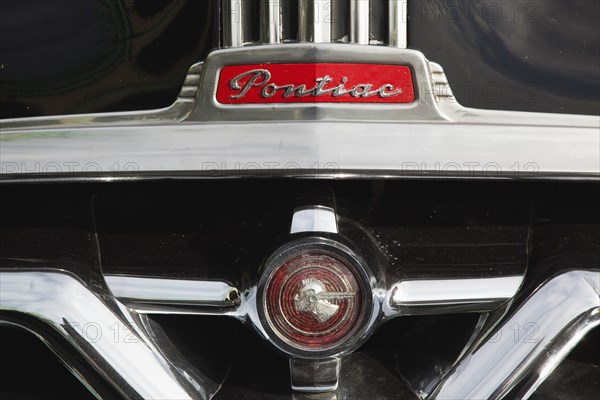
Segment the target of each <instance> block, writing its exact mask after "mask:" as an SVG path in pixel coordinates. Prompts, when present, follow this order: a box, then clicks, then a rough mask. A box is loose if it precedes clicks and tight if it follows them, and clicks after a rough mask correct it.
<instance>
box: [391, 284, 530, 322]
mask: <svg viewBox="0 0 600 400" xmlns="http://www.w3.org/2000/svg"><path fill="white" fill-rule="evenodd" d="M523 279H524V276H523V275H520V276H506V277H496V278H471V279H439V280H435V279H423V280H406V281H402V282H398V283H395V284H394V285H393V286H392V287H391V289H390V292H389V293H390V306H391V307H392V308H393V309H396V310H398V312H400V313H401V314H404V315H415V314H428V313H435V314H439V313H440V312H441V311H442V309H443V310H444V312H453V310H456V309H457V308H458V309H460V308H461V307H463V306H469V307H470V309H471V310H477V311H482V312H483V311H489V310H493V309H494V308H497V307H499V306H500V305H502V304H503V303H505V302H506V301H507V300H509V299H511V298H513V297H514V296H515V295H516V294H517V291H518V290H519V288H520V287H521V284H522V283H523Z"/></svg>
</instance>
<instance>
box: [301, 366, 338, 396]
mask: <svg viewBox="0 0 600 400" xmlns="http://www.w3.org/2000/svg"><path fill="white" fill-rule="evenodd" d="M340 364H341V360H340V359H339V358H331V359H325V360H298V359H295V358H290V381H291V386H292V390H296V391H298V392H331V391H334V390H336V389H337V387H338V378H339V375H340Z"/></svg>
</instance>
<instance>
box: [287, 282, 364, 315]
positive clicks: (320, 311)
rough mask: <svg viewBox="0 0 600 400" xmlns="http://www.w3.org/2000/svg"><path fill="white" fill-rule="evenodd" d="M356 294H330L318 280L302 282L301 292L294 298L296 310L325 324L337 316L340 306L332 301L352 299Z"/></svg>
mask: <svg viewBox="0 0 600 400" xmlns="http://www.w3.org/2000/svg"><path fill="white" fill-rule="evenodd" d="M356 295H357V294H356V293H354V292H328V291H327V289H326V288H325V285H324V283H323V282H321V281H320V280H318V279H305V280H303V281H302V287H301V288H300V291H299V292H298V293H297V294H296V295H295V296H294V308H295V309H296V311H297V312H299V313H305V314H308V315H310V316H311V317H312V318H314V319H316V320H317V321H319V323H321V324H322V323H324V322H327V321H329V320H330V319H331V318H332V317H333V316H334V315H335V314H337V312H338V309H339V308H340V306H339V305H338V304H334V303H331V302H330V300H345V299H352V298H354V297H355V296H356Z"/></svg>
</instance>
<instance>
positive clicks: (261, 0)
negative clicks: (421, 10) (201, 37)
mask: <svg viewBox="0 0 600 400" xmlns="http://www.w3.org/2000/svg"><path fill="white" fill-rule="evenodd" d="M257 7H259V10H257ZM257 16H258V18H259V20H258V21H256V17H257ZM221 20H222V27H221V34H222V40H221V44H222V46H223V47H241V46H244V45H248V44H279V43H289V42H311V43H355V44H365V45H367V44H378V45H382V44H383V45H390V46H394V47H400V48H406V46H407V0H388V1H385V0H348V1H341V0H340V1H333V0H298V1H297V9H296V3H295V2H292V1H291V0H256V1H252V0H221ZM296 23H297V26H296ZM385 25H387V26H385Z"/></svg>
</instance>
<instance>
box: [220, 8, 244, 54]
mask: <svg viewBox="0 0 600 400" xmlns="http://www.w3.org/2000/svg"><path fill="white" fill-rule="evenodd" d="M243 4H244V2H243V1H241V0H222V2H221V8H222V12H221V18H222V20H223V27H222V29H221V32H222V35H223V37H222V41H223V47H240V46H243V45H244V26H243V24H244V22H243V20H244V17H243V15H244V14H243V13H244V10H243V8H245V6H244V5H243Z"/></svg>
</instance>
